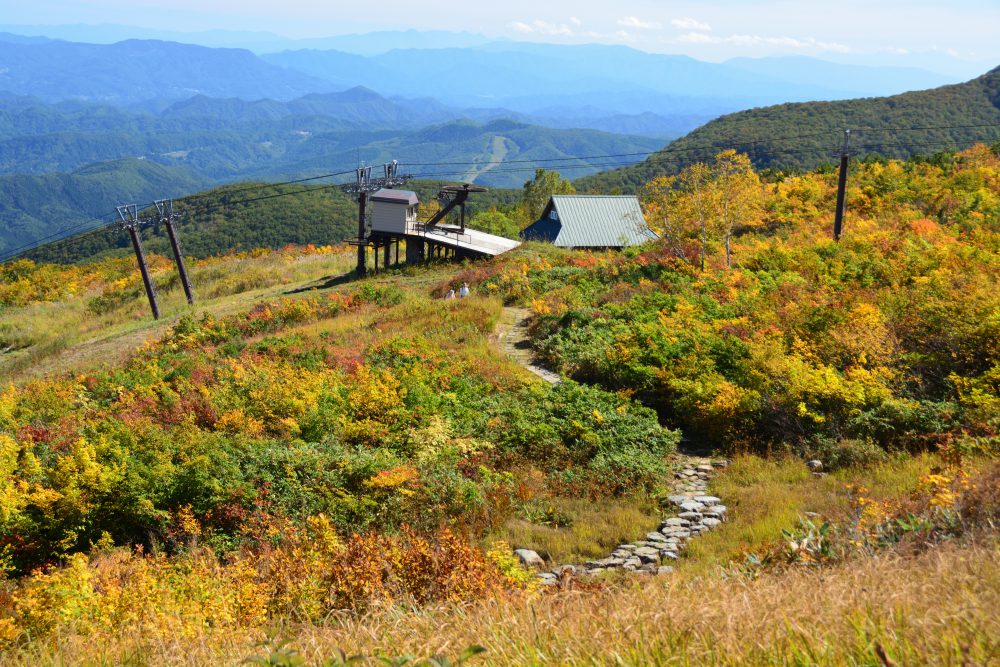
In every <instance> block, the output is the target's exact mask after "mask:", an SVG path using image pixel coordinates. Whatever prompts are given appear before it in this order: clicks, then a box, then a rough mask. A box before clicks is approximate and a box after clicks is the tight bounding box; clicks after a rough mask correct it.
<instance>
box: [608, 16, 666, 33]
mask: <svg viewBox="0 0 1000 667" xmlns="http://www.w3.org/2000/svg"><path fill="white" fill-rule="evenodd" d="M618 25H620V26H622V27H623V28H636V29H638V30H662V29H663V24H662V23H660V22H659V21H643V20H642V19H640V18H638V17H637V16H624V17H622V18H620V19H618Z"/></svg>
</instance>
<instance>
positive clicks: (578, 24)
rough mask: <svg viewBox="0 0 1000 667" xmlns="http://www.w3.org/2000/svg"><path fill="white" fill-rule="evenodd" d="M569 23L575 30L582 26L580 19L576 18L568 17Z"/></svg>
mask: <svg viewBox="0 0 1000 667" xmlns="http://www.w3.org/2000/svg"><path fill="white" fill-rule="evenodd" d="M569 22H570V23H572V24H573V25H575V26H576V27H577V28H579V27H580V26H582V25H583V21H581V20H580V19H578V18H576V17H575V16H570V17H569Z"/></svg>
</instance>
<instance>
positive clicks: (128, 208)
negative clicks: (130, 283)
mask: <svg viewBox="0 0 1000 667" xmlns="http://www.w3.org/2000/svg"><path fill="white" fill-rule="evenodd" d="M115 208H117V209H118V217H120V218H121V220H122V221H121V228H122V229H123V230H125V231H127V232H128V235H129V236H130V237H131V238H132V249H133V250H135V259H136V261H137V262H138V263H139V273H141V274H142V284H143V285H145V287H146V296H147V297H149V308H150V309H151V310H152V311H153V319H154V320H158V319H160V306H159V304H157V303H156V284H155V283H153V279H152V278H150V276H149V267H148V266H146V254H145V253H144V252H143V251H142V239H141V238H139V213H138V208H137V207H136V205H135V204H126V205H124V206H117V207H115Z"/></svg>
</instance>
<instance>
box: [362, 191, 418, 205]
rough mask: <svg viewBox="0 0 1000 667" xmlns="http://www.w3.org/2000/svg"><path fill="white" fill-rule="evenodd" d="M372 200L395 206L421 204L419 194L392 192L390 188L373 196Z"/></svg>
mask: <svg viewBox="0 0 1000 667" xmlns="http://www.w3.org/2000/svg"><path fill="white" fill-rule="evenodd" d="M370 199H371V200H372V201H384V202H390V203H393V204H406V205H407V206H413V205H414V204H419V203H420V199H418V198H417V193H416V192H413V191H412V190H390V189H389V188H382V189H381V190H379V191H378V192H376V193H375V194H373V195H372V196H371V197H370Z"/></svg>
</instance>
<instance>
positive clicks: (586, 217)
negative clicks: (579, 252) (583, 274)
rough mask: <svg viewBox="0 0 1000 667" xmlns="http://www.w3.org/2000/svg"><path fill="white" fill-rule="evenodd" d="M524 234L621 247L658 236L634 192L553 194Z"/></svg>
mask: <svg viewBox="0 0 1000 667" xmlns="http://www.w3.org/2000/svg"><path fill="white" fill-rule="evenodd" d="M553 212H555V214H556V215H552V213H553ZM521 238H523V239H527V240H536V241H548V242H550V243H553V244H555V245H557V246H563V247H573V248H621V247H623V246H630V245H638V244H640V243H645V242H646V241H652V240H655V239H656V238H658V237H657V236H656V234H655V233H653V231H652V230H651V229H650V228H649V226H648V225H647V224H646V218H645V217H644V216H643V215H642V208H641V207H640V206H639V199H638V198H637V197H635V196H633V195H627V196H616V197H613V196H604V195H554V196H553V197H552V199H550V200H549V204H548V206H546V207H545V211H544V212H543V213H542V217H541V219H539V220H538V221H537V222H535V223H534V224H532V225H530V226H529V227H527V228H526V229H525V230H524V231H522V232H521Z"/></svg>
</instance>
